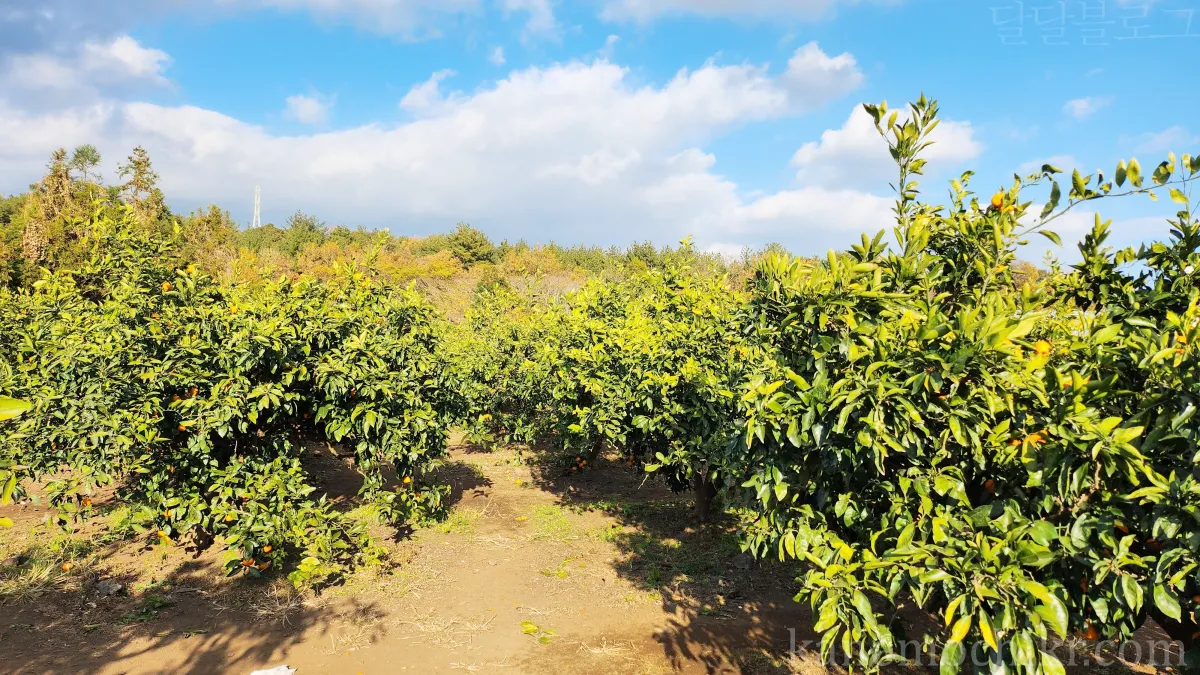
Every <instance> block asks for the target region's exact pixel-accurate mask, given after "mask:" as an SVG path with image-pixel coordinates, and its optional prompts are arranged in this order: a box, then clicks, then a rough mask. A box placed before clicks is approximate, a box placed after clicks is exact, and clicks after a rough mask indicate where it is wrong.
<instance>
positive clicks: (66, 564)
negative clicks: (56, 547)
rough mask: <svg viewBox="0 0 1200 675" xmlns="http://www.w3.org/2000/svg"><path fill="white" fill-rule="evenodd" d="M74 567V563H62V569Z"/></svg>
mask: <svg viewBox="0 0 1200 675" xmlns="http://www.w3.org/2000/svg"><path fill="white" fill-rule="evenodd" d="M74 567H75V565H74V563H69V562H65V563H63V564H62V571H64V572H70V571H71V569H72V568H74Z"/></svg>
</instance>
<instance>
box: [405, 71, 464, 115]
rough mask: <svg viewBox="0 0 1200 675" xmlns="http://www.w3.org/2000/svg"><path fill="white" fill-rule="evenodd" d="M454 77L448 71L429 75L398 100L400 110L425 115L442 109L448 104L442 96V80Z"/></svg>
mask: <svg viewBox="0 0 1200 675" xmlns="http://www.w3.org/2000/svg"><path fill="white" fill-rule="evenodd" d="M454 75H456V73H455V72H454V71H453V70H449V69H447V70H439V71H437V72H436V73H434V74H433V75H430V76H429V79H428V80H425V81H424V82H422V83H421V84H418V85H416V86H414V87H413V88H412V89H409V90H408V93H407V94H405V95H404V98H402V99H400V108H401V109H402V110H407V111H408V112H410V113H412V114H413V115H427V114H430V113H432V112H436V111H437V110H438V109H440V108H441V107H443V104H445V103H448V101H447V100H446V99H445V97H444V96H443V94H442V88H441V83H442V80H445V79H447V78H450V77H454Z"/></svg>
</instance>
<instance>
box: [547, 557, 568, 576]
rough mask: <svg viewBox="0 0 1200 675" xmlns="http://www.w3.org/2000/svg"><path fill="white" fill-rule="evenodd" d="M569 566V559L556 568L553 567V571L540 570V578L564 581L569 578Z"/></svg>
mask: <svg viewBox="0 0 1200 675" xmlns="http://www.w3.org/2000/svg"><path fill="white" fill-rule="evenodd" d="M570 564H571V558H566V559H564V560H563V561H562V562H560V563H559V564H558V567H555V568H553V569H544V570H540V571H541V573H542V576H547V577H556V578H558V579H566V578H567V576H569V575H570V574H571V570H570V569H569V568H568V565H570Z"/></svg>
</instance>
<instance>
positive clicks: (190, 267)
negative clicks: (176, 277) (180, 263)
mask: <svg viewBox="0 0 1200 675" xmlns="http://www.w3.org/2000/svg"><path fill="white" fill-rule="evenodd" d="M186 271H187V273H188V274H195V273H196V266H195V265H188V266H187V270H186Z"/></svg>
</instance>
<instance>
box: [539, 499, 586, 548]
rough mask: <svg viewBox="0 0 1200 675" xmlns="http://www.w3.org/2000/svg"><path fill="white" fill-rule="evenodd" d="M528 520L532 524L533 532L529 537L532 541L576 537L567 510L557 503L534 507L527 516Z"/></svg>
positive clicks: (560, 539) (563, 539)
mask: <svg viewBox="0 0 1200 675" xmlns="http://www.w3.org/2000/svg"><path fill="white" fill-rule="evenodd" d="M529 521H530V522H531V523H532V524H533V534H532V535H531V536H530V539H532V540H534V541H539V540H546V539H551V540H555V541H570V540H572V539H576V538H577V534H576V532H575V529H574V527H572V525H571V518H570V517H569V516H568V515H567V510H566V509H565V508H563V507H562V506H559V505H557V504H543V505H541V506H537V507H535V508H534V509H533V513H532V514H531V515H530V516H529Z"/></svg>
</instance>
